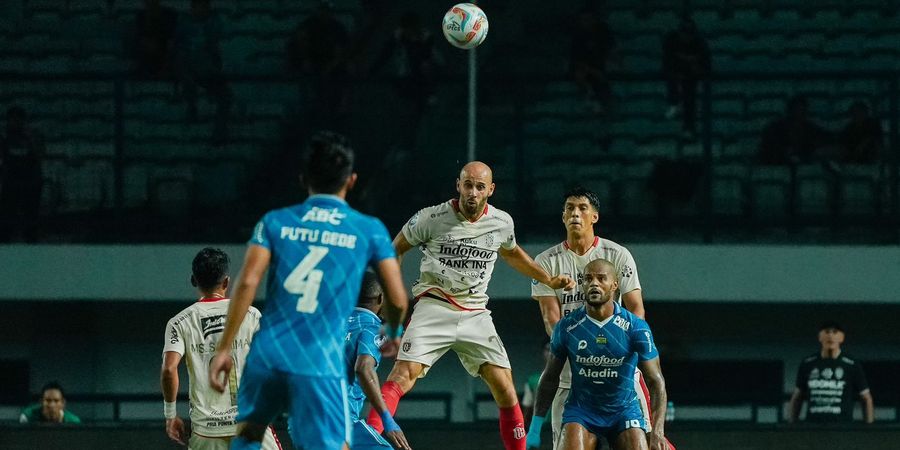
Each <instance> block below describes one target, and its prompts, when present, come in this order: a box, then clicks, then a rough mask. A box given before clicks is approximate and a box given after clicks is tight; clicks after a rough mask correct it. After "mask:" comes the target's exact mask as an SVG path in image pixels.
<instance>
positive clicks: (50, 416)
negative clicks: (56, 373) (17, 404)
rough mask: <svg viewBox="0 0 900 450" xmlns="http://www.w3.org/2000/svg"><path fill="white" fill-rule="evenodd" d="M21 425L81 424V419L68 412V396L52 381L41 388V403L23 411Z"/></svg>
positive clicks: (20, 417) (20, 416)
mask: <svg viewBox="0 0 900 450" xmlns="http://www.w3.org/2000/svg"><path fill="white" fill-rule="evenodd" d="M19 423H81V419H79V418H78V416H76V415H75V414H72V413H70V412H69V411H66V394H65V392H64V391H63V388H62V386H60V385H59V383H57V382H56V381H51V382H49V383H47V384H45V385H44V387H42V388H41V402H40V403H35V404H33V405H30V406H28V407H27V408H25V409H23V410H22V414H20V415H19Z"/></svg>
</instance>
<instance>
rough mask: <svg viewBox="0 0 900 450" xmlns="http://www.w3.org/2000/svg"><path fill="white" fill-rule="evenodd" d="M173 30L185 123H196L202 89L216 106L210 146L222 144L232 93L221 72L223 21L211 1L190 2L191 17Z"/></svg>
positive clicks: (196, 0)
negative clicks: (186, 106)
mask: <svg viewBox="0 0 900 450" xmlns="http://www.w3.org/2000/svg"><path fill="white" fill-rule="evenodd" d="M176 30H177V31H176V33H175V48H174V51H175V54H176V60H177V62H178V66H177V67H178V70H179V72H180V73H179V78H180V79H181V82H182V83H183V84H184V97H185V100H186V101H187V103H188V110H187V117H188V121H196V120H197V89H198V87H203V88H204V89H206V92H207V93H208V94H209V95H210V97H212V98H213V101H214V102H215V103H216V117H215V124H214V128H213V142H214V143H216V144H223V143H225V142H227V140H228V129H227V124H228V116H229V113H230V110H231V101H232V93H231V89H230V88H229V87H228V83H227V81H226V80H225V75H224V73H223V72H222V51H221V48H220V46H219V40H220V39H221V35H222V21H221V20H220V19H219V17H218V15H216V14H215V13H213V11H212V8H211V6H210V0H191V9H190V13H189V14H188V15H187V16H186V17H182V18H181V19H179V20H178V26H177V29H176Z"/></svg>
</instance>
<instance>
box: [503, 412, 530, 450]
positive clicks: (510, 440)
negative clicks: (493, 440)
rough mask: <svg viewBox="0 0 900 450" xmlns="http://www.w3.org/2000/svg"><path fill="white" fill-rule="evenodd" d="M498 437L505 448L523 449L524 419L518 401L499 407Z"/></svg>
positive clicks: (507, 449)
mask: <svg viewBox="0 0 900 450" xmlns="http://www.w3.org/2000/svg"><path fill="white" fill-rule="evenodd" d="M500 438H501V439H503V446H504V447H505V448H506V450H525V420H524V419H523V418H522V410H521V409H520V408H519V404H518V403H516V404H515V405H513V406H510V407H509V408H500Z"/></svg>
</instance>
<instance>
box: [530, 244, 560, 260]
mask: <svg viewBox="0 0 900 450" xmlns="http://www.w3.org/2000/svg"><path fill="white" fill-rule="evenodd" d="M565 251H566V247H565V246H564V245H563V243H562V242H560V243H558V244H555V245H552V246H550V247H549V248H547V249H546V250H544V251H542V252H540V253H538V255H537V256H535V257H534V259H535V260H553V259H556V258H559V256H560V255H562V254H563V253H564V252H565Z"/></svg>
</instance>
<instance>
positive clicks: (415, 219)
mask: <svg viewBox="0 0 900 450" xmlns="http://www.w3.org/2000/svg"><path fill="white" fill-rule="evenodd" d="M433 209H435V208H434V207H429V208H424V209H421V210H419V212H417V213H415V214H413V216H412V217H410V218H409V220H407V221H406V223H405V224H403V228H402V229H401V230H400V232H401V233H403V237H405V238H406V241H407V242H409V243H410V244H411V245H413V246H416V245H420V244H422V243H424V242H428V241H429V240H431V235H432V230H431V225H432V224H433V222H434V221H433V220H431V219H433V218H434V213H433V212H432V211H431V210H433Z"/></svg>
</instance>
